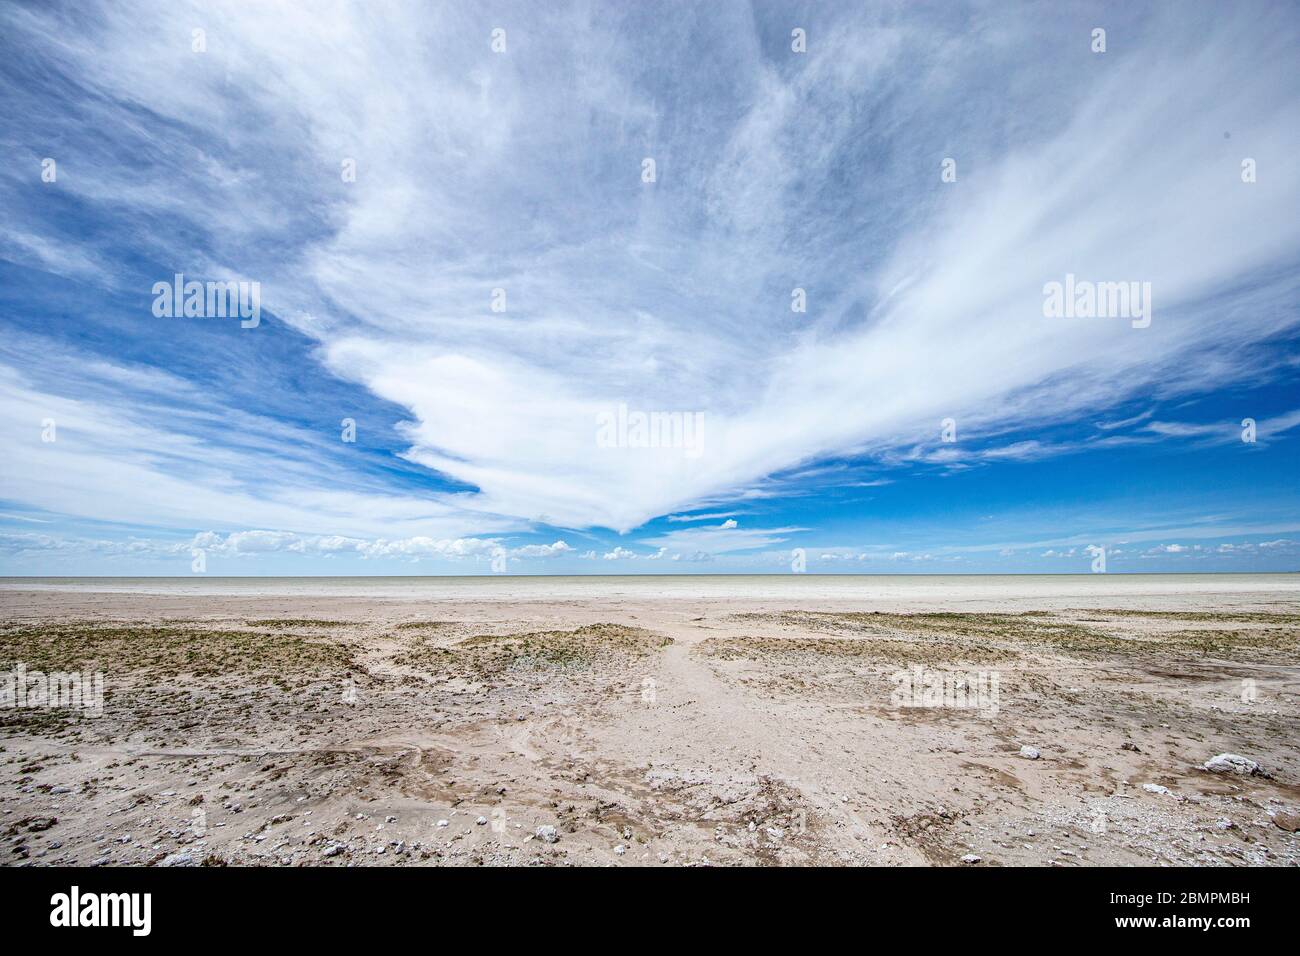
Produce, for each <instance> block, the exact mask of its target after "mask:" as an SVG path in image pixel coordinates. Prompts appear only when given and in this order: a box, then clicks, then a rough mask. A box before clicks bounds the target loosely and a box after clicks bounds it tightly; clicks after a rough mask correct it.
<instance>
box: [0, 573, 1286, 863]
mask: <svg viewBox="0 0 1300 956" xmlns="http://www.w3.org/2000/svg"><path fill="white" fill-rule="evenodd" d="M1115 581H1116V583H1115V585H1114V586H1113V587H1108V586H1106V585H1101V584H1098V583H1097V582H1096V581H1092V582H1089V583H1088V587H1087V588H1086V589H1085V591H1083V592H1081V591H1079V590H1077V589H1076V588H1075V587H1074V586H1073V585H1070V586H1067V587H1062V588H1056V589H1052V588H1050V587H1044V588H1042V589H1040V590H1039V591H1036V592H1034V594H1033V595H1032V596H1030V597H1024V598H1017V597H1016V596H1015V595H1014V593H1012V592H1011V591H1009V590H1007V589H1002V590H998V589H992V590H987V591H986V592H982V593H981V592H979V591H977V590H967V591H963V592H961V593H960V594H957V593H955V592H954V593H953V594H949V595H948V597H947V598H945V597H944V595H943V594H938V595H936V594H931V593H928V592H927V593H924V594H920V592H916V591H912V592H909V593H908V594H903V595H901V596H898V597H895V598H892V599H891V598H890V596H889V594H888V593H887V589H886V593H885V594H884V595H878V594H873V595H872V596H871V598H870V599H869V600H867V599H855V598H853V597H852V596H851V592H847V591H843V590H841V591H837V592H833V593H829V596H828V595H826V594H819V595H818V596H817V597H816V599H815V600H814V599H812V598H811V596H810V595H806V594H805V595H793V596H792V595H791V594H790V593H787V592H780V591H779V590H777V589H774V590H773V593H774V594H775V595H776V596H774V597H772V598H764V597H762V596H761V591H762V586H761V585H760V586H758V587H757V588H756V589H753V588H751V591H752V593H747V594H746V595H745V596H743V597H727V596H726V595H725V593H721V592H714V591H712V590H708V591H704V592H701V593H702V594H703V595H704V596H700V595H695V596H692V593H691V591H690V588H689V587H681V588H678V587H677V586H676V585H671V586H670V585H668V584H665V585H663V586H662V587H661V588H659V589H658V593H656V589H655V588H654V587H653V586H640V587H638V588H633V589H631V590H629V591H625V592H618V593H614V592H611V593H608V594H605V595H603V596H602V595H600V594H598V593H597V594H591V593H586V592H582V593H581V594H580V595H579V596H572V595H571V596H568V597H552V598H548V599H542V598H538V597H537V596H536V595H535V594H531V595H530V594H529V593H527V592H526V591H521V592H512V591H509V590H502V591H501V592H500V594H501V597H499V598H498V599H489V597H485V596H484V594H480V593H478V592H473V593H469V594H465V593H461V594H458V595H457V596H454V597H444V598H442V599H430V598H429V597H428V596H421V597H412V596H405V597H403V596H400V595H399V596H392V595H388V596H378V597H377V596H374V595H370V596H366V595H364V594H351V595H347V596H332V595H330V594H326V593H321V592H320V591H319V590H317V591H314V592H311V593H302V594H288V595H285V594H280V595H277V594H274V593H258V594H249V593H242V594H240V593H231V594H220V593H199V594H176V593H172V594H168V593H156V594H143V593H138V592H133V591H130V590H111V589H104V588H100V589H87V588H85V587H81V588H71V587H70V588H64V589H58V588H55V589H44V590H30V589H23V588H22V587H21V586H20V585H13V584H10V585H8V586H6V587H5V588H3V589H0V611H2V614H0V672H6V671H11V670H12V668H14V667H15V666H16V665H17V664H18V663H20V662H21V663H22V664H23V666H24V667H25V668H26V669H27V671H28V673H29V674H30V673H32V672H46V673H49V672H54V671H59V670H62V671H83V672H93V671H99V672H102V674H103V675H104V683H105V698H104V707H103V713H102V715H101V716H89V715H86V714H84V713H81V712H76V711H72V710H68V709H50V708H37V707H26V708H12V707H11V708H0V862H2V863H4V864H7V865H45V864H74V863H75V864H92V863H93V864H98V865H142V864H143V865H150V864H158V865H163V864H165V865H186V864H195V865H199V864H207V865H224V864H230V865H322V864H323V865H349V864H354V865H412V864H423V865H434V864H442V865H496V864H516V865H568V864H588V865H589V864H595V865H606V864H614V865H633V864H636V865H655V866H659V865H705V864H713V865H736V864H785V865H807V864H855V865H856V864H880V865H927V864H939V865H948V864H952V865H969V866H996V865H1044V864H1046V865H1057V866H1086V865H1093V864H1124V865H1171V864H1192V865H1225V864H1226V865H1289V866H1294V865H1296V864H1297V862H1298V861H1300V847H1298V846H1297V838H1296V835H1295V834H1294V832H1292V831H1293V830H1294V828H1295V826H1296V824H1297V818H1296V816H1295V814H1296V812H1297V809H1300V788H1298V784H1300V732H1298V731H1300V721H1298V718H1300V705H1298V702H1297V691H1298V690H1300V679H1298V678H1300V664H1298V661H1300V656H1298V651H1300V580H1297V578H1296V577H1295V576H1290V577H1287V576H1275V577H1273V578H1270V579H1268V581H1269V582H1270V583H1269V584H1268V586H1266V587H1261V586H1259V581H1258V579H1246V578H1243V579H1241V580H1240V581H1239V582H1237V583H1236V584H1234V582H1233V580H1232V579H1231V578H1230V577H1225V579H1224V580H1223V581H1220V582H1217V583H1216V584H1215V585H1214V586H1213V587H1209V586H1198V587H1196V588H1194V589H1188V590H1186V591H1179V590H1178V589H1177V588H1176V587H1175V588H1173V589H1166V588H1163V587H1161V588H1146V589H1144V588H1143V587H1141V586H1139V585H1138V584H1135V583H1134V580H1133V579H1128V580H1123V581H1121V580H1119V579H1118V578H1116V579H1115ZM723 590H724V591H725V588H724V589H723ZM904 675H910V676H911V677H913V678H919V681H918V684H917V687H918V688H921V687H922V685H924V684H925V681H926V680H931V681H933V680H935V679H936V677H935V675H938V678H937V679H938V680H942V678H943V677H944V676H945V675H946V676H947V678H948V688H949V693H948V694H947V695H946V696H944V695H936V694H935V693H931V694H929V695H928V696H927V694H926V693H924V691H923V690H918V691H917V693H916V694H909V693H907V692H906V687H907V682H906V678H905V676H904ZM994 677H996V682H997V683H996V692H994V691H993V686H992V680H993V678H994ZM979 690H982V691H983V695H982V696H980V695H979V694H977V693H976V691H979ZM913 705H915V706H913ZM1022 747H1030V748H1034V749H1035V750H1036V751H1037V753H1038V756H1037V758H1034V757H1033V756H1032V754H1030V755H1022V752H1021V748H1022ZM1224 752H1229V753H1235V754H1240V755H1243V756H1245V757H1247V758H1249V759H1251V760H1253V761H1256V762H1257V763H1258V764H1259V765H1260V772H1259V773H1254V774H1251V773H1244V774H1241V773H1212V772H1209V771H1207V770H1204V769H1202V768H1201V765H1202V764H1203V763H1205V762H1206V761H1207V760H1209V759H1210V758H1212V757H1214V756H1215V755H1217V754H1220V753H1224ZM549 828H554V829H553V831H552V830H551V829H549ZM963 858H965V859H966V863H965V864H963V863H962V860H963ZM975 858H978V861H976V860H975Z"/></svg>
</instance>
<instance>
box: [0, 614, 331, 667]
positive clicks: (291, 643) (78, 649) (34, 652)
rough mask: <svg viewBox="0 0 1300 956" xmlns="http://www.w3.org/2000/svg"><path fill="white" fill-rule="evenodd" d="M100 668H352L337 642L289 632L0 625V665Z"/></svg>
mask: <svg viewBox="0 0 1300 956" xmlns="http://www.w3.org/2000/svg"><path fill="white" fill-rule="evenodd" d="M19 662H22V663H23V664H25V665H26V667H27V669H28V670H29V671H31V670H42V671H47V672H48V671H78V670H81V671H102V672H104V673H105V674H113V673H119V674H120V673H123V672H130V673H142V674H144V675H145V676H150V677H164V678H169V677H175V676H179V675H190V676H194V677H221V676H226V675H232V674H234V675H249V674H258V675H270V676H272V677H282V676H285V675H288V674H292V673H294V672H302V671H310V672H313V673H317V674H324V673H326V672H330V671H351V670H352V669H353V667H354V662H353V659H352V657H351V655H350V653H349V652H348V650H347V649H346V648H344V647H342V646H339V645H337V644H329V643H322V642H319V641H313V640H311V639H309V638H305V637H300V636H297V635H291V634H277V633H268V632H265V631H233V630H224V629H220V628H214V629H208V628H204V627H201V626H188V625H187V626H163V625H157V624H124V623H111V624H105V623H103V622H92V621H83V622H78V621H73V622H60V623H48V624H35V625H33V624H18V625H15V624H9V625H2V626H0V670H9V669H12V668H13V667H15V666H16V665H17V664H18V663H19Z"/></svg>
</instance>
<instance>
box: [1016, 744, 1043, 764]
mask: <svg viewBox="0 0 1300 956" xmlns="http://www.w3.org/2000/svg"><path fill="white" fill-rule="evenodd" d="M1020 756H1022V757H1024V758H1025V759H1026V760H1037V759H1038V756H1039V754H1038V749H1037V748H1036V747H1031V746H1029V745H1028V744H1026V745H1025V746H1023V747H1021V748H1020Z"/></svg>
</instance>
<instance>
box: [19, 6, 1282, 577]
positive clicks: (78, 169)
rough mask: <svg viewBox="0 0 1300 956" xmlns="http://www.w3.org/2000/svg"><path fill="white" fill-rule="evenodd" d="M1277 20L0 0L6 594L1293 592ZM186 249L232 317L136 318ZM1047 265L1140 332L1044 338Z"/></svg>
mask: <svg viewBox="0 0 1300 956" xmlns="http://www.w3.org/2000/svg"><path fill="white" fill-rule="evenodd" d="M1098 29H1101V30H1104V31H1105V36H1104V40H1105V44H1104V45H1105V49H1104V51H1102V50H1098V49H1094V48H1095V47H1097V46H1098V39H1097V36H1098V35H1097V34H1096V33H1095V31H1096V30H1098ZM494 38H495V39H494ZM1298 41H1300V13H1297V10H1296V8H1295V7H1294V6H1292V5H1288V4H1276V3H1242V4H1233V5H1223V4H1209V3H1206V4H1188V3H1179V4H1168V5H1161V4H1153V5H1141V7H1140V8H1139V9H1134V8H1133V5H1130V4H1092V5H1090V4H1069V5H1056V4H1032V5H1019V4H972V5H964V4H936V5H924V4H912V3H907V4H855V5H852V6H850V5H848V4H798V3H757V4H744V3H726V2H723V3H717V4H708V5H687V4H671V3H665V4H653V5H652V4H637V5H624V4H617V5H616V4H609V3H592V4H582V3H574V4H556V5H550V4H548V5H545V6H541V5H537V4H493V3H486V4H433V3H412V4H404V3H393V4H386V5H384V6H383V7H382V8H378V9H377V8H374V7H373V6H369V5H351V4H310V5H307V4H304V5H270V4H247V3H229V4H226V3H205V4H201V5H195V6H193V7H191V6H190V5H188V4H185V3H168V4H161V3H133V2H118V3H112V4H104V5H95V4H76V5H72V4H67V5H64V4H58V3H55V4H48V3H23V2H19V3H10V4H6V5H4V6H3V8H0V120H2V122H0V143H2V144H3V149H4V153H5V157H6V159H5V162H4V163H3V164H2V165H0V209H3V217H2V219H0V325H3V335H0V402H2V403H3V407H4V410H5V414H4V415H3V416H2V417H0V421H2V422H3V428H4V435H3V440H4V448H5V452H6V456H5V457H6V462H5V465H4V468H3V469H2V470H0V573H2V574H121V575H139V574H179V575H186V574H191V573H194V572H193V567H194V565H193V562H194V561H195V560H196V557H198V556H199V555H201V556H202V566H203V567H204V569H205V571H204V573H208V574H444V573H445V574H480V573H481V574H488V573H493V571H494V568H495V570H496V571H498V572H499V571H500V570H501V569H503V568H504V569H505V570H506V571H507V572H509V573H551V574H562V573H663V572H676V573H695V572H701V573H720V572H774V573H780V572H785V573H788V572H789V571H790V569H791V562H792V560H793V559H794V555H795V553H796V549H800V551H801V553H802V555H803V558H804V560H805V561H806V568H807V571H808V572H809V573H846V572H865V573H885V572H906V573H922V572H925V573H931V572H939V573H971V572H974V573H979V572H1079V573H1087V572H1088V571H1089V570H1090V568H1091V565H1092V561H1093V553H1091V552H1089V551H1088V550H1087V549H1088V548H1089V547H1090V546H1092V547H1104V548H1105V549H1106V553H1107V569H1108V570H1109V571H1114V572H1126V571H1152V572H1155V571H1295V570H1298V569H1300V508H1297V504H1298V496H1297V481H1296V475H1297V464H1298V463H1300V455H1298V453H1297V452H1298V449H1300V390H1298V389H1297V387H1296V385H1295V382H1296V374H1297V371H1298V370H1300V322H1298V318H1300V316H1298V314H1297V302H1298V301H1300V300H1298V298H1297V292H1298V291H1300V289H1298V288H1297V287H1298V285H1300V272H1297V265H1298V264H1300V220H1298V219H1297V217H1296V210H1297V209H1300V175H1298V173H1300V170H1298V169H1297V156H1300V75H1297V72H1296V70H1295V69H1294V59H1295V51H1296V50H1297V49H1300V42H1298ZM798 46H803V47H804V49H803V50H802V51H800V50H797V49H795V47H798ZM647 160H650V161H652V162H651V163H648V162H647ZM948 160H951V161H952V162H951V163H948V162H946V161H948ZM1247 167H1249V170H1250V172H1249V174H1248V173H1247V172H1246V169H1247ZM350 170H355V176H352V175H351V174H350V172H349V171H350ZM651 170H652V171H653V175H650V171H651ZM945 171H947V172H948V175H945ZM953 173H955V175H952V174H953ZM177 273H181V274H183V275H184V276H185V278H186V279H188V280H191V281H198V282H201V283H206V282H236V283H237V282H245V283H250V284H251V283H257V288H258V290H259V295H260V299H259V313H258V319H259V321H258V322H257V324H256V327H248V328H245V327H242V326H241V322H240V320H239V319H238V318H237V317H236V318H232V317H220V316H179V317H176V316H166V315H163V316H159V315H157V314H155V313H156V309H155V300H156V295H155V285H156V284H157V283H170V282H172V281H173V276H175V275H176V274H177ZM1067 275H1068V276H1074V277H1077V279H1079V280H1082V281H1085V282H1096V283H1125V284H1127V283H1130V282H1132V283H1137V285H1136V286H1135V287H1134V288H1135V290H1136V289H1140V288H1142V286H1143V284H1145V283H1149V286H1147V288H1149V290H1150V309H1149V312H1148V313H1147V314H1146V315H1145V319H1149V322H1147V321H1145V319H1144V318H1143V317H1142V316H1139V315H1130V314H1129V313H1128V312H1127V311H1125V312H1119V313H1115V314H1109V315H1098V316H1088V315H1079V316H1071V317H1063V316H1054V315H1049V314H1048V310H1047V309H1046V308H1045V298H1046V288H1047V286H1048V284H1050V283H1053V282H1061V283H1064V282H1065V281H1066V277H1067ZM250 287H251V286H250ZM1125 287H1126V288H1127V287H1128V286H1127V285H1126V286H1125ZM796 303H799V304H802V305H803V306H804V308H802V309H798V308H797V307H796ZM620 407H621V408H623V409H624V418H623V419H622V421H623V422H624V425H623V426H620V427H619V428H618V429H616V430H615V431H614V432H608V431H602V428H601V424H600V423H602V422H604V423H609V422H610V421H613V420H615V419H617V415H618V409H619V408H620ZM639 413H644V414H645V415H647V416H649V415H658V416H676V418H675V419H674V418H671V417H667V418H664V419H663V421H666V422H668V423H669V424H670V425H674V424H675V425H680V424H682V423H698V430H697V431H694V432H687V433H683V432H681V431H678V432H675V433H673V436H672V437H671V440H667V441H666V442H665V444H666V445H667V447H662V446H661V447H640V446H641V445H642V442H641V440H640V438H639V437H638V432H637V431H636V429H635V426H632V427H631V428H630V429H629V427H626V423H627V422H628V419H627V417H626V416H627V415H629V414H630V415H632V416H636V415H637V414H639ZM345 419H350V420H352V421H353V422H355V441H345V440H343V437H344V427H343V424H342V423H343V422H344V420H345ZM1246 419H1251V420H1253V422H1254V433H1253V438H1254V440H1253V441H1247V440H1243V439H1244V432H1245V429H1244V428H1243V421H1244V420H1246ZM945 421H947V422H949V423H950V424H949V427H947V429H946V430H945V425H944V423H945ZM611 434H612V435H613V438H612V440H611V437H610V436H611ZM665 434H667V433H665ZM946 439H953V440H946Z"/></svg>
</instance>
